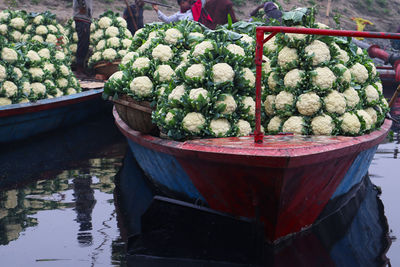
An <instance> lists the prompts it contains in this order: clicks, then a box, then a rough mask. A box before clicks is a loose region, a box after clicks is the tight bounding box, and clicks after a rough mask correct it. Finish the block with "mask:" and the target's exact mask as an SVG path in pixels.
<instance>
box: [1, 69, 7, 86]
mask: <svg viewBox="0 0 400 267" xmlns="http://www.w3.org/2000/svg"><path fill="white" fill-rule="evenodd" d="M6 78H7V70H6V68H5V67H4V66H3V65H0V82H2V81H4V80H5V79H6Z"/></svg>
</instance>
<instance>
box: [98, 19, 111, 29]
mask: <svg viewBox="0 0 400 267" xmlns="http://www.w3.org/2000/svg"><path fill="white" fill-rule="evenodd" d="M111 23H112V20H111V19H110V18H108V17H102V18H100V19H99V21H98V24H99V27H100V28H102V29H107V28H109V27H110V26H111Z"/></svg>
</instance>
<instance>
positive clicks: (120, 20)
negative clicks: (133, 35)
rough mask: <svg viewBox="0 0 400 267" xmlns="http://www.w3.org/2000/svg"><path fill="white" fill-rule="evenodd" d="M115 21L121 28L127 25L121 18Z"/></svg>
mask: <svg viewBox="0 0 400 267" xmlns="http://www.w3.org/2000/svg"><path fill="white" fill-rule="evenodd" d="M117 21H118V24H119V26H121V27H122V28H126V27H127V23H126V20H125V19H123V18H121V17H117Z"/></svg>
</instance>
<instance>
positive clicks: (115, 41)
mask: <svg viewBox="0 0 400 267" xmlns="http://www.w3.org/2000/svg"><path fill="white" fill-rule="evenodd" d="M107 45H108V46H109V47H113V48H118V47H119V38H118V37H111V38H108V39H107Z"/></svg>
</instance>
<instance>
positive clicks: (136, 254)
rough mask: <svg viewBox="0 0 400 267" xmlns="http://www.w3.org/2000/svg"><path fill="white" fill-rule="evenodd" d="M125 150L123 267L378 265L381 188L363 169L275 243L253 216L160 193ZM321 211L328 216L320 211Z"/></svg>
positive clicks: (382, 229) (119, 197) (383, 240)
mask: <svg viewBox="0 0 400 267" xmlns="http://www.w3.org/2000/svg"><path fill="white" fill-rule="evenodd" d="M132 162H134V160H133V156H132V154H131V152H130V151H127V154H126V155H125V160H124V165H123V166H122V167H121V169H120V171H119V173H118V175H117V176H116V179H115V182H116V188H115V199H116V205H117V209H118V210H119V213H118V215H119V216H118V217H117V219H118V220H119V223H120V224H121V225H124V227H125V228H126V230H127V232H126V233H125V235H126V237H125V238H127V239H128V246H127V248H128V252H127V253H128V265H129V266H236V265H237V266H242V265H246V266H249V265H251V266H252V265H254V266H324V265H326V266H384V265H385V264H387V263H388V262H389V260H388V259H387V258H386V256H385V255H386V252H387V250H388V249H389V247H390V245H391V242H390V239H389V238H388V225H387V220H386V217H385V215H384V209H383V205H382V202H381V200H380V199H379V191H378V190H377V189H376V187H375V186H374V185H373V184H372V183H371V181H370V179H369V177H368V176H366V177H365V178H364V179H363V181H362V183H361V184H360V185H358V186H357V187H355V188H354V189H353V190H352V191H353V192H352V194H351V195H349V196H347V197H346V198H345V199H340V200H338V201H336V203H331V204H330V205H329V206H330V209H331V211H332V209H333V212H331V211H330V212H324V213H323V214H322V215H321V216H320V218H319V221H318V223H316V224H315V225H314V226H312V227H311V228H309V229H305V230H304V231H302V232H301V233H298V234H296V235H293V236H291V237H290V238H287V239H285V240H281V241H280V242H278V243H276V244H269V243H266V242H264V240H263V238H262V236H263V234H262V233H261V232H262V227H260V225H258V224H257V222H255V221H251V220H247V219H245V218H233V217H231V216H229V215H227V214H222V213H218V212H215V211H212V210H209V209H208V208H207V207H203V206H201V203H186V202H181V201H176V200H172V199H169V198H167V197H165V196H162V195H161V196H159V194H160V192H161V190H158V189H157V188H152V187H151V186H150V183H148V182H147V181H146V179H147V178H146V176H145V175H144V174H143V173H142V171H141V169H140V168H139V167H138V165H135V164H132ZM324 214H326V215H324Z"/></svg>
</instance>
